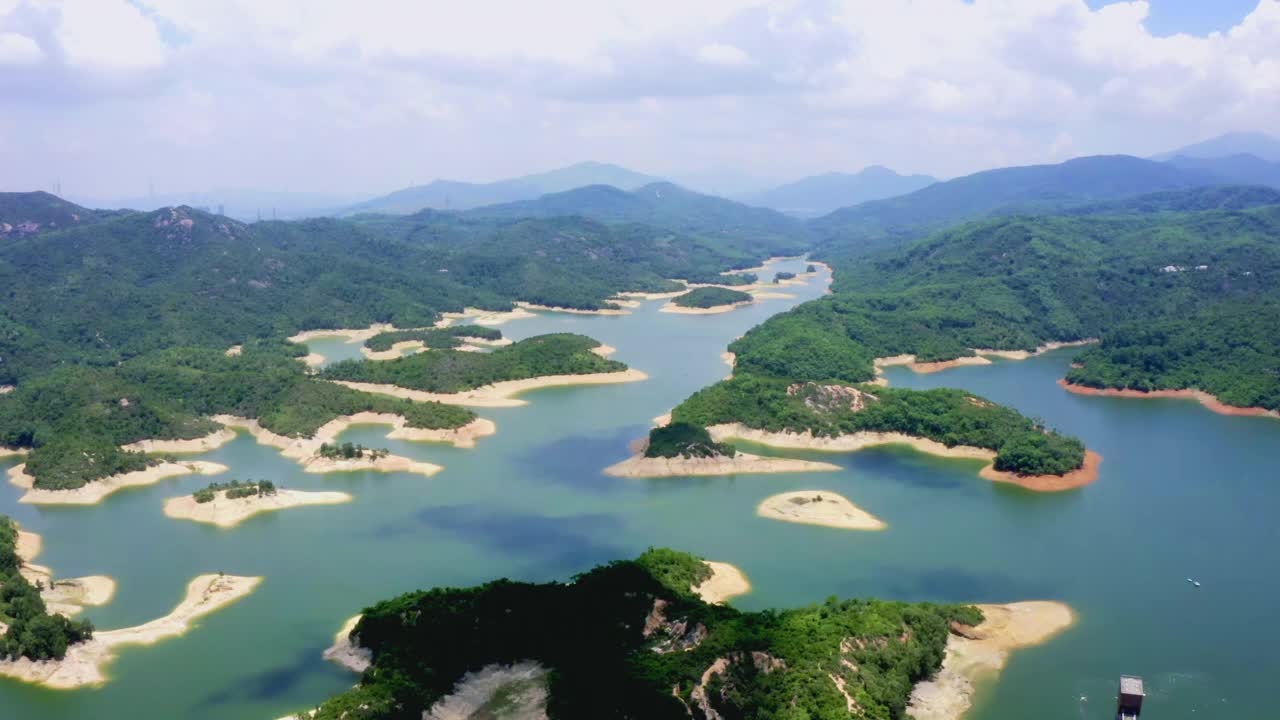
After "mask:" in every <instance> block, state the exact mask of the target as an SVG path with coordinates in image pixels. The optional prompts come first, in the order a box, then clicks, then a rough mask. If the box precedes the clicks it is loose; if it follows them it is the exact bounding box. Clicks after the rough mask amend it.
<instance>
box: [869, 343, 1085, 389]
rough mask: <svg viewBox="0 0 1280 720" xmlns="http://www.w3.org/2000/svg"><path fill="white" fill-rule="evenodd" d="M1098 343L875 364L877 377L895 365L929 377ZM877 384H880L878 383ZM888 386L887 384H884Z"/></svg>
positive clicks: (907, 357)
mask: <svg viewBox="0 0 1280 720" xmlns="http://www.w3.org/2000/svg"><path fill="white" fill-rule="evenodd" d="M1096 342H1098V340H1097V338H1089V339H1086V340H1071V341H1067V342H1047V343H1045V344H1043V345H1040V346H1039V347H1037V348H1036V349H1035V350H994V349H991V348H970V350H971V351H972V352H973V353H974V354H973V355H963V356H961V357H958V358H953V359H951V360H935V361H930V362H917V361H916V356H915V355H892V356H889V357H878V358H875V360H874V364H875V368H876V375H880V370H881V369H882V368H886V367H892V366H895V365H906V366H907V367H908V368H909V369H910V370H911V371H912V372H916V373H920V374H921V375H928V374H931V373H936V372H942V371H943V370H949V369H951V368H957V367H972V366H976V365H990V364H991V360H989V359H988V358H989V357H998V358H1004V359H1005V360H1026V359H1028V358H1032V357H1035V356H1037V355H1043V354H1044V353H1047V352H1052V351H1054V350H1060V349H1062V348H1069V347H1081V346H1083V345H1090V344H1093V343H1096ZM877 384H880V383H879V382H877ZM884 384H887V383H884Z"/></svg>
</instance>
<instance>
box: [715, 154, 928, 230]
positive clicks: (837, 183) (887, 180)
mask: <svg viewBox="0 0 1280 720" xmlns="http://www.w3.org/2000/svg"><path fill="white" fill-rule="evenodd" d="M936 182H938V179H937V178H935V177H931V176H929V175H901V174H899V173H897V172H895V171H894V170H891V169H889V168H887V167H883V166H880V165H872V166H870V167H867V168H864V169H863V170H860V171H859V172H856V173H840V172H829V173H823V174H821V175H811V176H809V177H804V178H801V179H799V180H796V181H795V182H790V183H786V184H784V185H779V186H777V187H775V188H771V189H768V190H762V191H760V192H754V193H746V194H743V195H738V196H736V197H735V198H734V199H736V200H738V201H739V202H743V203H746V204H748V205H756V206H759V207H767V208H772V209H774V210H778V211H780V212H785V213H788V214H790V215H795V216H797V217H818V216H821V215H825V214H827V213H830V212H833V211H835V210H838V209H840V208H842V207H849V206H851V205H857V204H860V203H864V202H869V201H871V200H882V199H885V198H890V197H896V196H898V195H905V194H907V193H910V192H915V191H916V190H920V189H922V188H925V187H928V186H930V185H932V184H934V183H936Z"/></svg>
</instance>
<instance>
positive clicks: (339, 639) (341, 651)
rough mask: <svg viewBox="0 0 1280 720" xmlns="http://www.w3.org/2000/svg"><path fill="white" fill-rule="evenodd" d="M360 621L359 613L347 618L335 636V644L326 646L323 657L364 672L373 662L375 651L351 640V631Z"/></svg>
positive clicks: (357, 671)
mask: <svg viewBox="0 0 1280 720" xmlns="http://www.w3.org/2000/svg"><path fill="white" fill-rule="evenodd" d="M358 622H360V616H359V615H356V616H353V617H350V618H347V621H346V622H345V623H343V624H342V629H341V630H339V631H338V634H337V635H334V636H333V644H332V645H330V646H329V647H327V648H325V651H324V654H323V657H324V659H325V660H328V661H330V662H336V663H338V664H339V665H341V666H342V667H344V668H346V669H348V670H350V671H351V672H355V673H362V672H364V671H365V670H367V669H368V668H369V666H370V665H372V664H373V652H372V651H371V650H369V649H368V648H362V647H360V645H359V643H356V642H352V641H351V637H350V635H351V631H352V630H355V629H356V623H358Z"/></svg>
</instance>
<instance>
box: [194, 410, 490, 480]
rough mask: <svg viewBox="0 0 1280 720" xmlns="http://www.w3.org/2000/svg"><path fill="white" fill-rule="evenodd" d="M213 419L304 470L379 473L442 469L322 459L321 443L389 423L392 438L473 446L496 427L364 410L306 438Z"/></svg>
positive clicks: (387, 460)
mask: <svg viewBox="0 0 1280 720" xmlns="http://www.w3.org/2000/svg"><path fill="white" fill-rule="evenodd" d="M213 419H214V420H215V421H216V422H219V423H222V424H223V425H225V426H227V427H230V428H240V429H242V430H245V431H246V432H248V433H249V434H250V435H252V436H253V438H254V440H257V441H258V444H260V445H266V446H268V447H273V448H276V449H278V450H279V451H280V454H281V455H283V456H285V457H287V458H289V459H291V460H295V461H297V462H298V464H300V465H302V466H303V469H304V470H305V471H306V472H311V473H327V472H347V471H355V470H375V471H380V472H413V473H418V474H421V475H434V474H435V473H437V472H440V470H442V469H443V468H442V467H440V466H439V465H433V464H431V463H424V462H417V461H415V460H411V459H409V458H406V457H403V456H401V455H387V456H384V457H381V458H377V459H374V458H371V457H363V458H355V459H352V460H336V459H330V458H322V457H320V456H319V455H318V453H319V452H320V446H321V445H324V444H326V443H334V442H336V439H337V437H338V436H339V435H341V434H342V433H343V432H344V431H346V429H347V428H349V427H351V426H353V425H390V426H392V428H393V429H392V431H391V432H389V433H387V437H388V438H390V439H393V440H409V441H413V442H450V443H453V444H454V445H455V446H457V447H474V446H475V441H476V438H480V437H484V436H486V435H492V434H493V433H494V432H496V431H497V426H495V425H494V424H493V421H491V420H485V419H484V418H476V419H475V420H473V421H471V422H470V423H467V424H466V425H463V426H462V427H460V428H454V429H443V430H432V429H429V428H415V427H409V426H408V425H407V424H406V420H405V419H404V418H403V417H402V416H400V415H392V414H389V413H372V412H363V413H356V414H354V415H347V416H345V417H340V418H335V419H333V420H330V421H329V422H327V423H325V424H324V425H321V426H320V429H319V430H317V431H316V434H315V435H312V436H311V437H309V438H292V437H287V436H285V435H278V434H276V433H273V432H271V431H270V430H268V429H266V428H264V427H262V425H261V424H260V423H259V422H258V421H257V420H250V419H249V418H242V417H236V416H234V415H215V416H214V417H213Z"/></svg>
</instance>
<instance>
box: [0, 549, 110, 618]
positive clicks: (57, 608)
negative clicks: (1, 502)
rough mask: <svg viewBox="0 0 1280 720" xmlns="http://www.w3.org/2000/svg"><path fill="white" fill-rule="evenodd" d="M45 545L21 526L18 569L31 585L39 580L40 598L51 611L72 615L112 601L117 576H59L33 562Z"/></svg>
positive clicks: (16, 550)
mask: <svg viewBox="0 0 1280 720" xmlns="http://www.w3.org/2000/svg"><path fill="white" fill-rule="evenodd" d="M43 547H44V542H43V539H42V538H41V537H40V536H39V535H38V534H36V533H33V532H28V531H26V530H22V529H21V528H19V529H18V542H17V544H16V546H15V547H14V552H15V553H16V554H17V556H18V557H19V558H20V559H21V560H22V567H21V568H19V569H18V572H19V574H21V575H22V577H23V578H25V579H26V581H27V582H29V583H31V584H32V585H35V584H36V583H40V584H41V585H43V586H44V590H42V591H41V592H40V597H41V598H42V599H43V600H44V602H45V606H46V608H47V609H48V611H49V612H51V613H57V614H59V615H65V616H67V617H72V616H74V615H78V614H79V613H81V612H83V611H84V609H85V608H86V607H98V606H101V605H106V604H107V603H109V602H111V598H112V597H114V596H115V594H116V581H115V578H112V577H109V576H107V575H89V576H86V577H78V578H57V577H55V576H54V574H53V570H51V569H49V568H47V567H45V566H43V565H37V564H35V563H34V562H33V561H34V560H35V558H36V556H38V555H39V554H40V551H41V549H43Z"/></svg>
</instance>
